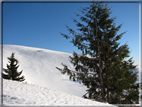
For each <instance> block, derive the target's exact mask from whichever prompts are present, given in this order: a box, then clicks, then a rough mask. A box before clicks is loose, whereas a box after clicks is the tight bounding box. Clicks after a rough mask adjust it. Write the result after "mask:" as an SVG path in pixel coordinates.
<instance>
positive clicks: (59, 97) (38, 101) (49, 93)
mask: <svg viewBox="0 0 142 107" xmlns="http://www.w3.org/2000/svg"><path fill="white" fill-rule="evenodd" d="M3 88H4V91H3V103H4V105H6V106H7V105H10V106H13V105H22V106H24V105H28V106H30V105H36V106H43V105H44V106H57V105H58V106H63V105H64V106H65V105H71V106H74V105H77V106H78V105H80V106H83V105H85V106H87V105H93V106H105V107H106V106H113V105H110V104H107V103H100V102H97V101H91V100H88V99H83V98H80V97H77V96H74V95H70V94H67V93H63V92H60V91H57V90H53V89H49V88H46V87H41V86H37V85H32V84H26V83H21V82H17V81H11V80H10V81H9V80H3Z"/></svg>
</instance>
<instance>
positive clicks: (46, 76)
mask: <svg viewBox="0 0 142 107" xmlns="http://www.w3.org/2000/svg"><path fill="white" fill-rule="evenodd" d="M12 52H14V53H15V58H16V59H18V61H19V68H18V70H19V71H21V70H23V73H22V75H24V76H25V82H27V83H30V84H35V85H39V86H44V87H47V88H50V89H54V90H58V91H62V92H65V93H68V94H72V95H75V96H79V97H82V95H83V94H85V93H86V89H87V88H86V87H85V86H83V85H81V84H79V83H75V82H72V81H70V80H69V77H68V76H66V75H62V74H61V73H60V71H59V70H57V69H56V66H57V67H62V66H61V62H63V63H64V64H67V65H68V66H69V67H70V68H73V66H72V64H71V63H70V62H69V59H68V56H69V55H71V54H68V53H63V52H57V51H51V50H46V49H40V48H33V47H25V46H17V45H3V67H4V68H6V64H7V63H8V59H7V57H10V56H11V53H12Z"/></svg>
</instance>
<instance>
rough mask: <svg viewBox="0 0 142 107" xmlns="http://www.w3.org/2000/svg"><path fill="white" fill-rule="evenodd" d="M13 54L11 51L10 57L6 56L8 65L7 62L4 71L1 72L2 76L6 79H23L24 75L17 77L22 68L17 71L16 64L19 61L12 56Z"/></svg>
mask: <svg viewBox="0 0 142 107" xmlns="http://www.w3.org/2000/svg"><path fill="white" fill-rule="evenodd" d="M14 54H15V53H12V54H11V57H8V60H9V63H10V64H9V65H8V64H7V69H5V68H4V69H3V70H4V72H3V73H2V77H3V78H4V79H8V80H15V81H20V82H21V81H24V80H25V79H24V76H22V77H19V76H20V75H21V74H22V72H23V70H22V71H20V72H18V71H17V69H18V67H19V65H17V64H18V63H19V62H18V60H17V59H15V58H14Z"/></svg>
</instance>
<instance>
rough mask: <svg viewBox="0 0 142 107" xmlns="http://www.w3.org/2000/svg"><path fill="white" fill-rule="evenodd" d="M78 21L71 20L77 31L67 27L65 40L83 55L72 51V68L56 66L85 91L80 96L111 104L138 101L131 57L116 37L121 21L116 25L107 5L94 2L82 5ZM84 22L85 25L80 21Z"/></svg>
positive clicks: (135, 72) (137, 86)
mask: <svg viewBox="0 0 142 107" xmlns="http://www.w3.org/2000/svg"><path fill="white" fill-rule="evenodd" d="M80 11H81V12H82V14H83V15H80V14H76V16H79V17H80V20H81V22H79V21H77V20H76V19H73V22H75V23H76V26H77V27H78V29H77V30H78V31H79V32H76V31H75V30H73V29H72V28H70V27H68V26H66V27H67V29H68V31H69V33H70V34H72V35H73V36H68V35H66V34H63V33H61V35H62V36H63V37H65V38H66V39H71V43H73V45H74V46H76V47H77V48H78V49H79V50H81V52H82V54H81V55H78V54H77V53H75V52H74V53H73V55H72V56H69V60H70V62H71V63H72V64H73V65H74V67H75V70H71V69H69V68H68V66H67V65H65V64H63V63H62V65H63V68H59V67H56V68H57V69H58V70H60V71H61V73H62V74H67V75H69V79H72V80H74V81H79V82H80V83H82V84H84V85H85V86H87V88H88V90H86V91H87V93H86V94H85V95H83V97H85V98H89V99H95V100H98V101H107V102H108V103H110V104H138V103H139V83H136V80H137V77H138V72H137V71H135V68H136V65H134V62H133V61H132V57H130V55H129V53H130V51H129V47H128V45H127V44H124V45H122V46H120V43H119V40H120V39H121V37H122V36H123V34H125V32H123V33H121V34H118V35H117V32H118V31H119V30H120V28H121V26H122V24H120V25H119V26H115V23H114V21H115V18H110V14H111V11H110V8H108V6H107V4H103V3H102V2H96V3H93V4H91V5H90V6H89V7H86V8H81V10H80ZM83 23H85V24H83Z"/></svg>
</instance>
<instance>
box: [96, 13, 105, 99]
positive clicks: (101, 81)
mask: <svg viewBox="0 0 142 107" xmlns="http://www.w3.org/2000/svg"><path fill="white" fill-rule="evenodd" d="M95 25H96V35H97V44H98V53H99V70H100V75H99V76H100V77H99V78H100V83H101V95H102V100H103V101H104V90H103V78H102V66H101V55H100V47H99V37H98V31H97V17H96V13H95Z"/></svg>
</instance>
